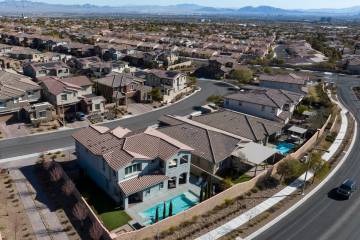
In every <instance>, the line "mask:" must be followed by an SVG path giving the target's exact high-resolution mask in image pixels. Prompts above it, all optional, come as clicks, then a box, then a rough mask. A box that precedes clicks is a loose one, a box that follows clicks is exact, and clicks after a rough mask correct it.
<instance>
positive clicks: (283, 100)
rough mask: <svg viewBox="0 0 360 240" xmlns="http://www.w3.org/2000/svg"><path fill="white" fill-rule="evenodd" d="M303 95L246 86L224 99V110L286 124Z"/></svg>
mask: <svg viewBox="0 0 360 240" xmlns="http://www.w3.org/2000/svg"><path fill="white" fill-rule="evenodd" d="M303 97H304V96H303V95H302V94H300V93H296V92H291V91H287V90H281V89H272V88H261V87H253V86H247V87H246V88H244V89H241V90H240V91H238V92H237V93H234V94H230V95H228V96H225V98H224V108H227V109H231V110H234V111H238V112H242V113H246V114H250V115H253V116H257V117H261V118H266V119H269V120H274V121H279V122H283V123H287V122H288V121H289V120H290V118H291V117H292V114H293V112H294V110H295V107H296V106H297V105H298V104H299V103H300V102H301V100H302V99H303Z"/></svg>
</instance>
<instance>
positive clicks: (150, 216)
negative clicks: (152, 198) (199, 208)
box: [139, 192, 199, 225]
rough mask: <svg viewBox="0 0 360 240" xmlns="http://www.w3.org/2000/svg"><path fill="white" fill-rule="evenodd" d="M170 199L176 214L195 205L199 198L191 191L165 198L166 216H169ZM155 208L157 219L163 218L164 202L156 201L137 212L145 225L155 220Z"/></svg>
mask: <svg viewBox="0 0 360 240" xmlns="http://www.w3.org/2000/svg"><path fill="white" fill-rule="evenodd" d="M170 201H171V202H172V205H173V215H176V214H178V213H180V212H182V211H185V210H187V209H189V208H191V207H192V206H195V205H196V204H198V203H199V198H198V197H197V196H196V195H195V194H193V193H192V192H185V193H183V194H181V195H178V196H176V197H174V198H171V199H169V200H166V216H167V217H168V216H169V206H170ZM156 208H158V209H159V210H158V211H159V212H158V213H159V220H162V219H163V209H164V203H163V202H162V203H158V204H156V205H154V206H152V207H151V208H149V209H147V210H145V211H143V212H141V213H139V215H140V216H141V217H142V218H144V219H146V221H145V222H144V224H145V225H149V224H153V223H154V222H155V214H156Z"/></svg>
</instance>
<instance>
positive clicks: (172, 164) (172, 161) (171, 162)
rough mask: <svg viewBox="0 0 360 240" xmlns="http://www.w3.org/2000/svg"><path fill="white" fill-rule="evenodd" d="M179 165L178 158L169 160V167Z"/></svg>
mask: <svg viewBox="0 0 360 240" xmlns="http://www.w3.org/2000/svg"><path fill="white" fill-rule="evenodd" d="M175 167H177V159H172V160H170V161H169V168H175Z"/></svg>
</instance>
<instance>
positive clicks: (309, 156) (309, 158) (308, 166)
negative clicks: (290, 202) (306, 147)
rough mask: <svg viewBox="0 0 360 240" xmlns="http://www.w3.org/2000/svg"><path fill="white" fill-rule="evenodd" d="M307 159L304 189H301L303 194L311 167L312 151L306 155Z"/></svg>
mask: <svg viewBox="0 0 360 240" xmlns="http://www.w3.org/2000/svg"><path fill="white" fill-rule="evenodd" d="M305 157H306V158H307V159H306V160H307V163H306V172H305V177H304V184H303V185H302V189H301V195H304V194H305V187H306V178H307V175H308V171H309V168H310V161H311V153H310V154H308V155H306V156H305Z"/></svg>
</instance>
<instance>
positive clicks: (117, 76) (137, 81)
mask: <svg viewBox="0 0 360 240" xmlns="http://www.w3.org/2000/svg"><path fill="white" fill-rule="evenodd" d="M144 82H145V79H143V78H139V77H136V76H135V74H131V73H113V74H110V75H108V76H106V77H103V78H99V79H96V80H95V85H96V89H97V91H98V93H99V94H101V95H102V96H104V97H105V98H106V100H107V101H108V102H116V101H117V102H118V104H120V105H122V104H124V105H126V104H127V103H128V101H129V100H130V99H132V100H134V101H136V102H146V101H150V100H151V96H150V94H149V92H150V91H151V87H149V86H145V85H144Z"/></svg>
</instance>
